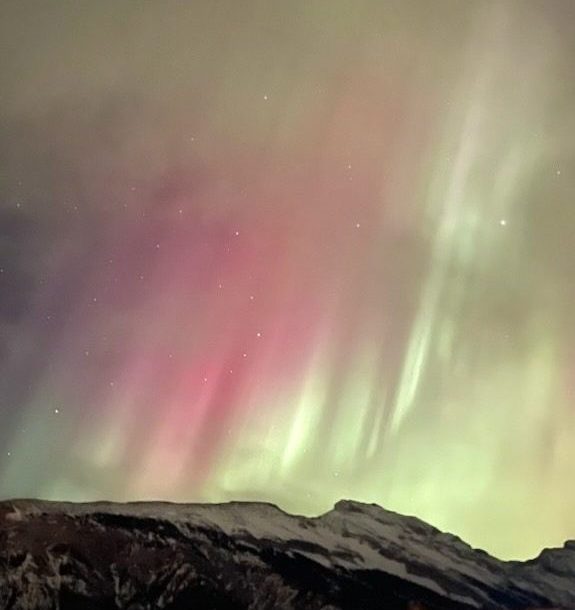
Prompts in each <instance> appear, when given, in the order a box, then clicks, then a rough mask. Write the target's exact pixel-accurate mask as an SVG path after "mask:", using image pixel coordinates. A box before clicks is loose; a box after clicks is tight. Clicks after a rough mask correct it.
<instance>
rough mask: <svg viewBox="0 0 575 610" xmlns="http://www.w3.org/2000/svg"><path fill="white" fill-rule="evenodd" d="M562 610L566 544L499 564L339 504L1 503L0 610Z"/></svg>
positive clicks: (566, 597) (569, 577)
mask: <svg viewBox="0 0 575 610" xmlns="http://www.w3.org/2000/svg"><path fill="white" fill-rule="evenodd" d="M552 607H554V608H565V609H569V610H574V609H575V542H568V543H566V544H565V546H564V548H562V549H553V550H545V551H543V553H542V554H541V555H540V556H539V557H538V558H537V559H534V560H532V561H527V562H502V561H499V560H497V559H495V558H493V557H491V556H489V555H488V554H487V553H485V552H483V551H479V550H474V549H472V548H471V547H470V546H469V545H467V544H465V543H464V542H462V541H461V540H460V539H459V538H457V537H455V536H452V535H450V534H444V533H442V532H440V531H439V530H437V529H435V528H433V527H431V526H430V525H427V524H426V523H424V522H423V521H420V520H419V519H416V518H414V517H405V516H402V515H398V514H396V513H392V512H389V511H386V510H384V509H382V508H380V507H379V506H376V505H367V504H360V503H356V502H349V501H342V502H339V503H338V504H336V506H335V507H334V509H333V510H332V511H330V512H328V513H326V514H325V515H322V516H321V517H317V518H304V517H298V516H291V515H288V514H286V513H284V512H282V511H281V510H280V509H278V508H277V507H275V506H273V505H269V504H254V503H230V504H220V505H200V504H188V505H186V504H169V503H133V504H112V503H95V504H71V503H57V502H44V501H34V500H15V501H9V502H0V609H1V610H43V609H56V608H59V609H61V610H68V609H70V610H84V609H86V610H88V609H90V610H92V609H93V610H96V609H97V610H107V609H113V608H114V609H115V608H125V609H126V610H139V609H150V610H152V609H166V610H191V609H208V608H213V609H225V610H227V609H229V610H232V609H234V610H240V609H252V610H260V609H264V610H266V609H269V610H279V609H282V610H283V609H285V610H290V609H294V610H295V609H300V608H302V609H304V608H305V609H308V608H309V609H312V610H315V609H317V610H319V609H323V610H336V609H341V610H344V609H345V610H348V609H349V610H372V609H373V610H375V609H378V610H400V609H401V610H420V609H425V610H431V609H437V610H471V609H473V608H486V609H489V608H494V609H495V608H499V609H502V610H504V609H523V610H526V609H527V608H530V609H531V608H552Z"/></svg>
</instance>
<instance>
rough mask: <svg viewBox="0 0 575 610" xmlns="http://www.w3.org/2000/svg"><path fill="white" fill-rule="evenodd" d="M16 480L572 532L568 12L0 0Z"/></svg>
mask: <svg viewBox="0 0 575 610" xmlns="http://www.w3.org/2000/svg"><path fill="white" fill-rule="evenodd" d="M0 40H1V41H2V52H1V53H0V128H1V132H2V138H1V140H0V142H1V144H0V160H1V165H0V167H1V170H0V439H1V444H0V448H1V452H0V496H2V497H15V496H18V497H30V496H34V497H42V498H50V499H70V500H95V499H115V500H134V499H150V498H158V499H167V500H174V501H225V500H230V499H247V500H263V501H272V502H275V503H277V504H279V505H280V506H281V507H282V508H285V509H286V510H290V511H295V512H299V513H305V514H318V513H320V512H322V511H325V510H328V509H329V508H330V507H331V506H332V505H333V504H334V502H335V501H337V500H338V499H340V498H352V499H356V500H361V501H368V502H377V503H378V504H381V505H383V506H385V507H386V508H390V509H392V510H397V511H400V512H404V513H408V514H416V515H417V516H419V517H421V518H423V519H425V520H427V521H429V522H430V523H432V524H434V525H436V526H438V527H440V528H442V529H446V530H449V531H452V532H453V533H455V534H457V535H459V536H461V537H462V538H464V539H466V540H467V541H469V542H470V543H471V544H473V545H474V546H479V547H483V548H485V549H486V550H488V551H490V552H493V553H494V554H496V555H498V556H500V557H514V558H522V557H528V556H532V555H534V554H536V553H538V552H539V550H540V549H541V548H542V547H543V546H551V545H560V544H562V543H563V541H564V540H565V539H567V538H575V487H574V486H573V485H572V480H573V478H574V475H575V410H574V409H575V351H574V347H575V318H574V307H575V202H574V200H573V194H574V193H575V113H574V112H573V110H574V108H575V106H574V104H575V79H573V74H575V3H573V2H571V1H570V0H565V1H560V0H549V1H538V0H524V1H521V0H517V1H514V2H511V1H505V0H501V1H499V0H498V1H480V0H477V1H475V2H466V1H463V0H461V1H457V0H439V1H437V2H431V1H429V0H419V1H415V0H409V1H399V0H394V1H392V0H381V1H378V0H373V1H367V0H365V1H364V0H356V1H354V2H351V1H344V0H331V1H328V0H309V1H304V0H301V1H300V0H295V1H293V2H291V1H284V2H276V1H274V0H269V1H263V0H257V1H256V0H249V1H246V2H242V1H238V0H222V1H219V0H215V1H213V0H194V1H193V2H192V1H190V2H178V1H176V0H168V1H166V2H159V1H158V2H155V1H146V0H141V1H138V2H118V1H116V0H113V1H112V0H99V1H98V2H83V1H81V0H80V1H77V2H72V1H68V0H58V1H56V0H49V1H44V2H40V1H37V2H33V1H26V0H25V1H19V2H16V1H15V2H10V1H5V2H2V4H1V6H0Z"/></svg>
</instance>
